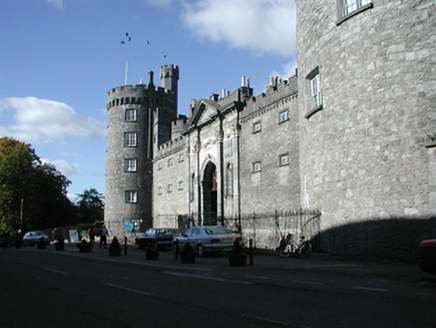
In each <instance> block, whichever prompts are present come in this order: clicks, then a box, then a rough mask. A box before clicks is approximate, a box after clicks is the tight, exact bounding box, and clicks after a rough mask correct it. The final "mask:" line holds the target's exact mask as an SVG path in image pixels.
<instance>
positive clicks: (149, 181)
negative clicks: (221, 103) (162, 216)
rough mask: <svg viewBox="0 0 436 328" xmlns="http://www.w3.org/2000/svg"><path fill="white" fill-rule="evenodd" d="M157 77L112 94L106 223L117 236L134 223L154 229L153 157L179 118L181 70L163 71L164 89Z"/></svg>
mask: <svg viewBox="0 0 436 328" xmlns="http://www.w3.org/2000/svg"><path fill="white" fill-rule="evenodd" d="M153 76H154V74H153V72H149V74H148V77H149V79H148V83H147V84H143V83H140V84H138V85H136V86H135V87H132V86H131V85H125V86H121V87H117V88H114V89H111V90H110V91H109V92H108V97H107V98H108V99H107V110H108V128H107V131H108V138H107V151H106V188H105V202H106V205H105V222H106V225H107V226H108V229H109V230H110V231H111V232H112V234H114V235H116V234H117V233H118V234H119V233H120V232H121V231H124V228H125V226H126V225H128V224H129V223H130V222H133V223H134V224H135V225H136V226H138V227H143V226H145V227H150V226H151V225H152V188H153V176H152V167H153V156H154V153H155V151H156V150H157V148H158V147H159V146H160V145H162V144H163V143H165V142H167V141H169V140H170V137H171V122H172V121H173V120H174V119H176V117H177V83H178V80H179V68H178V67H177V66H162V67H161V70H160V80H161V87H158V88H156V87H155V85H154V82H153Z"/></svg>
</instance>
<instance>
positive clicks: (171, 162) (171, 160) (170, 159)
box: [168, 158, 173, 167]
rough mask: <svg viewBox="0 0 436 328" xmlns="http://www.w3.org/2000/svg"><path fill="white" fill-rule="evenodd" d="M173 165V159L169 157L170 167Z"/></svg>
mask: <svg viewBox="0 0 436 328" xmlns="http://www.w3.org/2000/svg"><path fill="white" fill-rule="evenodd" d="M170 166H173V159H172V158H168V167H170Z"/></svg>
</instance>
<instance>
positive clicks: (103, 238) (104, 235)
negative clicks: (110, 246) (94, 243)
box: [100, 224, 109, 249]
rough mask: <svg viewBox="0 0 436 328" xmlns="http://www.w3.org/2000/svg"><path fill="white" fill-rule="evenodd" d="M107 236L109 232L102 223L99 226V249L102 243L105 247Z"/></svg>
mask: <svg viewBox="0 0 436 328" xmlns="http://www.w3.org/2000/svg"><path fill="white" fill-rule="evenodd" d="M107 237H109V232H108V231H107V229H106V227H105V226H104V224H103V225H102V226H101V228H100V249H101V246H102V245H104V248H106V243H107Z"/></svg>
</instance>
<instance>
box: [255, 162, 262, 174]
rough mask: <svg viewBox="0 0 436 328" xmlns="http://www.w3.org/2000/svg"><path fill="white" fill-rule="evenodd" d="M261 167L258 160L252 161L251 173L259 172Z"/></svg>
mask: <svg viewBox="0 0 436 328" xmlns="http://www.w3.org/2000/svg"><path fill="white" fill-rule="evenodd" d="M261 169H262V166H261V165H260V162H254V163H253V173H256V172H260V170H261Z"/></svg>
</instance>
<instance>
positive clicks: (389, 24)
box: [297, 0, 436, 249]
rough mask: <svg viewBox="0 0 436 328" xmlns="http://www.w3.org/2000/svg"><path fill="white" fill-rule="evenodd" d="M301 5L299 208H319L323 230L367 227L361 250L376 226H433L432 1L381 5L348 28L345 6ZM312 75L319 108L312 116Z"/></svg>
mask: <svg viewBox="0 0 436 328" xmlns="http://www.w3.org/2000/svg"><path fill="white" fill-rule="evenodd" d="M297 3H298V5H297V17H298V24H297V41H298V66H299V77H298V79H299V81H298V84H299V93H298V95H299V100H298V106H299V112H300V114H299V123H300V124H299V125H300V169H301V194H302V205H303V206H307V207H316V208H319V209H321V211H322V213H323V220H322V230H323V231H327V230H330V229H340V227H344V226H353V224H355V223H356V224H357V223H359V224H361V225H362V226H365V227H366V228H365V229H350V230H348V231H347V234H351V235H350V238H349V239H353V238H355V240H360V241H362V242H364V243H367V242H371V241H375V240H379V239H372V238H371V237H370V235H371V234H372V232H373V230H372V229H373V228H371V227H377V226H379V221H378V220H387V221H388V222H390V221H389V220H393V221H392V224H396V222H397V221H395V220H396V219H395V218H401V219H403V220H407V219H411V220H413V219H416V220H420V219H426V218H427V219H428V217H429V215H430V203H429V189H428V170H429V167H428V158H427V152H426V149H425V147H424V141H425V138H426V135H427V134H430V133H433V131H434V129H435V120H434V118H435V108H434V103H435V92H434V90H435V86H436V84H435V74H434V72H433V71H434V67H435V47H436V43H435V41H436V28H435V17H434V14H435V12H436V11H435V5H434V2H433V1H431V0H427V1H422V0H411V1H390V0H389V1H387V0H385V1H374V3H373V4H371V6H369V8H367V9H366V10H363V11H362V12H359V13H358V14H357V15H354V16H350V17H349V18H348V19H346V20H342V21H340V17H339V16H338V8H337V7H336V5H337V4H338V3H340V2H336V1H327V0H322V1H316V2H312V1H307V2H306V1H298V2H297ZM332 4H334V5H332ZM314 70H319V76H320V88H321V96H322V108H321V110H319V111H317V112H315V113H313V115H310V110H311V108H310V105H311V99H310V96H309V79H310V78H311V74H312V75H313V72H314ZM387 226H388V225H387ZM413 226H415V225H413ZM419 226H420V227H421V228H423V229H425V227H426V225H420V224H419ZM413 230H414V231H416V229H413ZM418 230H419V229H418ZM393 231H394V230H393ZM404 231H407V229H404ZM384 232H385V233H386V234H389V229H385V230H384ZM395 233H397V231H395ZM416 233H417V234H425V231H421V232H419V231H416ZM353 236H354V237H353ZM358 237H359V238H363V239H357V238H358ZM328 241H329V242H330V243H332V242H333V243H334V240H333V239H331V238H329V239H328ZM324 244H325V245H327V241H326V243H324ZM332 247H334V246H333V245H332ZM372 247H377V246H376V245H373V246H372ZM362 248H363V246H362ZM336 249H338V248H336Z"/></svg>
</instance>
